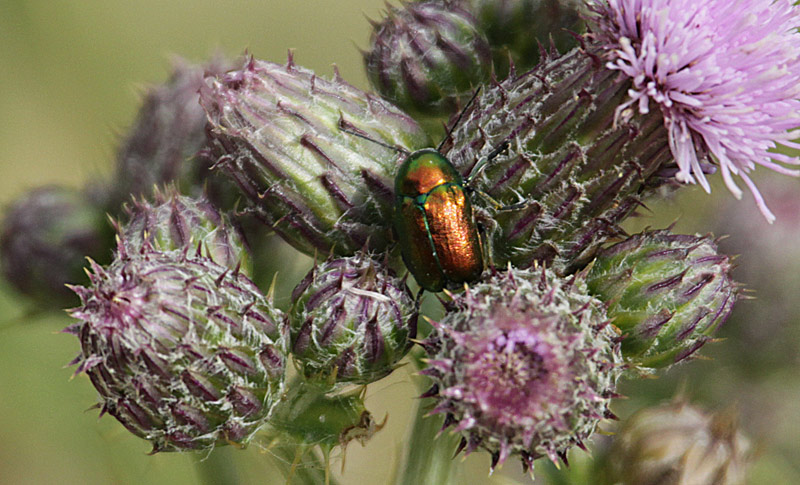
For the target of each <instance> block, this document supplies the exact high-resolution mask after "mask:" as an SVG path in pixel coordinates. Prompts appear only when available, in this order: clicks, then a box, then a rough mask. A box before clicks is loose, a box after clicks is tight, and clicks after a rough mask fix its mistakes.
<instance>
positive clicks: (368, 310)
mask: <svg viewBox="0 0 800 485" xmlns="http://www.w3.org/2000/svg"><path fill="white" fill-rule="evenodd" d="M289 322H290V325H291V335H292V354H293V355H294V356H295V358H296V359H297V361H298V362H299V363H300V365H301V366H302V367H303V370H304V373H305V374H306V376H309V377H314V378H318V379H322V380H324V379H326V378H328V377H331V376H333V377H335V379H336V380H337V381H339V382H355V383H364V384H367V383H370V382H373V381H376V380H378V379H380V378H382V377H384V376H386V375H388V374H389V373H390V372H391V371H392V370H393V369H394V367H395V364H397V362H398V361H399V360H400V359H402V358H403V356H405V355H406V353H407V352H408V350H409V349H410V347H411V340H410V339H412V338H414V337H415V336H416V332H417V308H416V304H415V302H414V299H413V298H412V296H411V293H410V291H409V290H408V287H407V286H406V284H405V280H404V279H401V278H398V277H396V276H395V275H394V273H393V272H392V271H391V270H390V269H389V268H387V267H386V266H384V265H382V264H380V263H378V262H377V261H375V260H373V259H371V258H370V257H369V256H368V255H366V254H363V253H360V254H357V255H356V256H352V257H349V258H336V259H331V260H329V261H326V262H325V263H323V264H321V265H319V266H317V267H315V268H314V269H312V270H311V271H310V272H309V273H308V275H307V276H306V278H305V279H304V280H303V281H302V282H300V284H299V285H297V287H296V288H295V289H294V291H293V292H292V310H291V312H290V313H289Z"/></svg>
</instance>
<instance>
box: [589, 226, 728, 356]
mask: <svg viewBox="0 0 800 485" xmlns="http://www.w3.org/2000/svg"><path fill="white" fill-rule="evenodd" d="M731 269H732V265H731V262H730V258H729V257H728V256H726V255H724V254H720V253H719V251H718V250H717V244H716V242H715V241H714V240H713V239H711V237H709V236H690V235H681V234H671V233H670V232H669V231H649V232H644V233H642V234H637V235H634V236H631V237H630V238H628V239H627V240H625V241H623V242H620V243H618V244H615V245H614V246H611V247H610V248H607V249H605V250H603V251H601V252H600V253H599V254H598V256H597V259H595V261H594V263H593V265H592V268H591V270H590V271H589V273H588V275H587V284H588V287H589V291H590V293H592V294H593V295H595V296H597V297H598V298H600V299H602V300H603V301H606V302H608V316H609V317H611V318H612V321H613V322H614V325H616V326H617V327H618V328H619V329H620V330H621V331H622V334H623V336H624V340H623V341H622V353H623V355H624V356H625V358H626V359H628V361H629V362H631V363H632V364H635V365H638V366H640V367H643V368H659V367H667V366H670V365H672V364H674V363H676V362H679V361H681V360H683V359H685V358H687V357H689V356H690V355H692V354H693V353H694V352H696V351H697V350H698V349H699V348H700V347H702V346H703V345H704V344H705V343H706V342H708V341H709V340H711V336H712V335H713V334H714V332H715V331H716V330H717V328H719V326H720V325H722V324H723V323H724V322H725V320H726V319H727V318H728V315H729V314H730V312H731V309H732V308H733V304H734V302H735V301H736V296H737V285H736V284H735V283H734V282H733V280H732V279H731V278H730V275H729V273H730V271H731Z"/></svg>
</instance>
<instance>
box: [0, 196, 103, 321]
mask: <svg viewBox="0 0 800 485" xmlns="http://www.w3.org/2000/svg"><path fill="white" fill-rule="evenodd" d="M113 246H114V231H113V229H112V227H111V225H109V223H108V220H107V218H106V215H105V212H104V211H103V209H101V208H100V207H98V206H96V205H95V204H93V203H92V201H91V200H90V199H89V198H88V197H87V196H86V195H85V194H84V193H82V192H80V191H78V190H76V189H72V188H68V187H59V186H47V187H40V188H37V189H34V190H32V191H30V192H28V193H26V194H24V195H23V196H22V197H20V198H19V199H18V200H16V201H15V202H14V204H13V205H12V206H11V207H10V208H8V210H7V212H6V214H5V219H4V220H3V224H2V229H1V230H0V262H1V263H0V264H2V271H3V276H4V277H5V278H6V280H7V281H8V282H9V283H11V285H12V286H13V287H14V288H16V289H17V290H18V291H19V292H20V293H22V294H25V295H28V296H30V297H32V298H34V299H36V300H37V303H40V304H42V305H45V306H48V307H52V308H64V307H66V306H69V305H74V304H75V303H77V300H76V298H75V295H74V294H73V293H72V292H71V291H70V290H69V288H67V287H66V286H65V285H66V284H67V283H83V282H84V281H86V275H85V274H84V271H83V267H84V265H85V263H86V256H91V257H92V258H96V259H97V260H98V261H104V262H105V261H108V260H110V259H111V253H112V248H113Z"/></svg>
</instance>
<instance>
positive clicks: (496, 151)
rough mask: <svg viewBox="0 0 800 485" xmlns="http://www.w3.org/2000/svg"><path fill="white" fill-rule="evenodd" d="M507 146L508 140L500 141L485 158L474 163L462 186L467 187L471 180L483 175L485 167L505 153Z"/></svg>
mask: <svg viewBox="0 0 800 485" xmlns="http://www.w3.org/2000/svg"><path fill="white" fill-rule="evenodd" d="M508 145H509V142H508V140H504V141H502V142H501V143H500V144H499V145H497V146H496V147H494V148H493V149H492V151H491V152H489V154H487V155H486V156H485V157H481V158H480V159H479V160H478V161H477V162H475V165H474V166H473V167H472V170H470V172H469V174H468V175H467V177H466V178H465V179H464V185H465V186H469V185H470V183H471V182H472V181H473V180H475V179H476V178H477V177H478V176H480V174H482V173H483V171H484V170H486V167H487V166H489V164H490V163H491V162H492V160H494V159H495V158H497V157H498V156H499V155H500V154H501V153H503V152H504V151H506V149H507V148H508Z"/></svg>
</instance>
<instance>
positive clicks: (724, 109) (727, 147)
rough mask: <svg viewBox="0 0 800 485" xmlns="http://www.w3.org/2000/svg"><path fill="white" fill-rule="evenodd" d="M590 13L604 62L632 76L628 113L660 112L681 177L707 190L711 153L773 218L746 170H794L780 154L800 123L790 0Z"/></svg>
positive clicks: (728, 177) (624, 5)
mask: <svg viewBox="0 0 800 485" xmlns="http://www.w3.org/2000/svg"><path fill="white" fill-rule="evenodd" d="M594 10H595V11H596V15H595V16H594V17H592V18H591V23H592V24H593V26H592V30H593V31H594V33H595V39H596V42H597V43H598V44H599V45H600V46H602V50H603V51H604V52H603V54H602V56H603V58H604V59H606V60H607V64H606V67H607V68H608V69H613V70H616V71H618V72H620V73H621V74H623V75H624V76H626V77H628V78H629V79H630V80H631V83H632V84H631V89H630V91H629V95H628V97H629V99H628V100H627V101H626V102H625V103H624V104H622V105H621V106H619V108H617V114H618V117H620V118H623V117H627V116H631V115H633V113H634V112H638V113H639V114H640V115H642V114H646V113H649V112H650V110H651V109H653V110H654V111H657V112H659V114H660V115H661V116H663V118H664V123H665V125H666V127H667V129H668V131H669V144H670V149H671V151H672V154H673V156H674V157H675V160H676V161H677V163H678V166H679V168H680V170H679V171H678V173H677V178H678V179H679V180H680V181H682V182H692V183H694V182H698V183H700V185H702V186H703V188H704V189H705V190H706V191H707V192H708V191H710V186H709V184H708V182H707V180H706V177H705V173H704V170H703V168H702V165H701V164H700V161H701V160H702V159H703V158H704V157H705V154H706V153H709V154H710V156H711V159H712V160H714V162H716V164H717V165H718V166H719V168H720V171H721V172H722V178H723V179H724V181H725V184H726V185H727V186H728V188H729V189H730V190H731V192H732V193H733V194H734V195H735V196H736V197H737V198H740V197H741V195H742V191H741V189H739V187H737V185H736V183H735V182H734V179H733V176H734V175H738V176H739V177H740V178H741V179H742V181H743V182H744V183H745V185H747V187H748V188H749V189H750V191H751V192H752V193H753V195H754V196H755V199H756V202H757V204H758V206H759V208H760V209H761V212H762V213H763V214H764V217H766V218H767V219H768V220H770V221H771V220H773V219H774V215H773V214H772V213H771V212H770V211H769V209H768V208H767V206H766V204H765V202H764V200H763V198H762V197H761V194H760V193H759V192H758V190H757V189H756V187H755V185H754V184H753V182H752V181H751V179H750V177H749V175H748V173H749V172H750V171H752V170H753V169H754V168H755V167H756V165H762V166H764V167H767V168H770V169H772V170H775V171H776V172H779V173H784V174H788V175H795V176H796V175H798V174H800V172H798V171H797V170H790V169H788V168H786V167H785V166H783V165H782V164H788V165H797V164H798V163H800V162H799V161H798V159H797V158H795V157H791V156H788V155H785V154H782V153H778V152H776V151H774V150H773V149H774V148H777V147H778V146H780V145H783V146H785V147H790V148H798V147H800V145H798V144H797V143H795V142H793V141H792V140H794V139H795V138H797V134H796V133H794V132H793V130H795V129H797V128H798V127H800V117H799V116H798V115H797V113H798V112H800V91H799V90H798V85H800V34H798V32H797V26H798V24H800V18H798V9H797V7H796V6H795V5H794V2H793V1H791V0H778V1H773V0H738V1H734V2H730V1H728V0H709V1H705V2H696V1H694V0H668V1H664V0H603V1H599V2H595V5H594Z"/></svg>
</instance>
